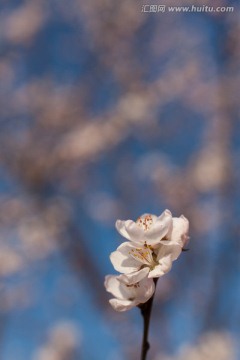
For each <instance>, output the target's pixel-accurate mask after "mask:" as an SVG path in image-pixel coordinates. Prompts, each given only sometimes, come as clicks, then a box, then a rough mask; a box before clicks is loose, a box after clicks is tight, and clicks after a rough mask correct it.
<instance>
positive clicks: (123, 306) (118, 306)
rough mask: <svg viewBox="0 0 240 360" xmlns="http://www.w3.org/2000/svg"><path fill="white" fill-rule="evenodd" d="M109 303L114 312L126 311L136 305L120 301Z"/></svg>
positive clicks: (110, 301) (129, 301) (114, 300)
mask: <svg viewBox="0 0 240 360" xmlns="http://www.w3.org/2000/svg"><path fill="white" fill-rule="evenodd" d="M109 303H110V304H111V306H112V307H113V309H114V310H116V311H126V310H130V309H132V308H133V307H134V306H136V305H137V303H136V301H134V300H133V301H132V300H120V299H110V300H109Z"/></svg>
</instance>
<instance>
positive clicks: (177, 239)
mask: <svg viewBox="0 0 240 360" xmlns="http://www.w3.org/2000/svg"><path fill="white" fill-rule="evenodd" d="M188 229H189V221H188V219H186V218H185V216H183V215H181V216H180V217H179V218H173V229H172V233H171V242H174V243H178V244H180V245H181V246H182V247H184V246H185V244H186V243H187V241H188V238H189V237H188Z"/></svg>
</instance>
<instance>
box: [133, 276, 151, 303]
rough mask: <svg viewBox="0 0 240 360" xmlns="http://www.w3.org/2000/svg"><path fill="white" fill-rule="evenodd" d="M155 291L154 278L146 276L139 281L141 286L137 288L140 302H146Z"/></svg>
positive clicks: (137, 296) (136, 291) (137, 298)
mask: <svg viewBox="0 0 240 360" xmlns="http://www.w3.org/2000/svg"><path fill="white" fill-rule="evenodd" d="M154 291H155V284H154V282H153V280H152V279H149V278H147V277H146V278H144V279H143V280H141V281H140V282H139V287H137V288H136V289H135V293H136V300H137V302H138V304H142V303H145V302H146V301H148V300H149V299H150V297H151V296H152V295H153V293H154Z"/></svg>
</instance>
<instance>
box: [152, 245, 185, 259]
mask: <svg viewBox="0 0 240 360" xmlns="http://www.w3.org/2000/svg"><path fill="white" fill-rule="evenodd" d="M181 252H182V246H181V245H180V244H164V245H161V246H160V247H159V249H158V254H157V261H160V260H161V259H164V258H165V257H168V256H169V255H170V257H171V260H172V261H174V260H176V259H177V258H178V257H179V255H180V254H181Z"/></svg>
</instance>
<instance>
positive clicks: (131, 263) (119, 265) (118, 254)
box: [110, 242, 141, 274]
mask: <svg viewBox="0 0 240 360" xmlns="http://www.w3.org/2000/svg"><path fill="white" fill-rule="evenodd" d="M134 248H135V247H134V246H133V245H132V244H131V243H129V242H124V243H122V244H121V245H120V246H119V247H118V248H117V250H116V251H114V252H112V253H111V255H110V260H111V263H112V264H113V267H114V269H115V270H116V271H119V272H121V273H123V274H128V273H131V272H133V271H138V270H139V268H140V266H141V263H140V262H139V261H137V260H136V259H135V258H134V257H132V256H130V255H129V252H130V251H131V249H134Z"/></svg>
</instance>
